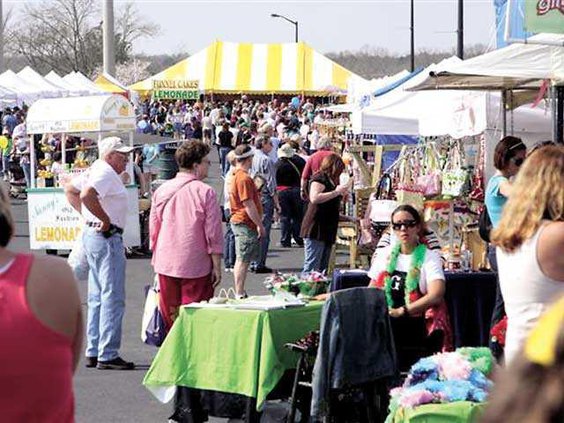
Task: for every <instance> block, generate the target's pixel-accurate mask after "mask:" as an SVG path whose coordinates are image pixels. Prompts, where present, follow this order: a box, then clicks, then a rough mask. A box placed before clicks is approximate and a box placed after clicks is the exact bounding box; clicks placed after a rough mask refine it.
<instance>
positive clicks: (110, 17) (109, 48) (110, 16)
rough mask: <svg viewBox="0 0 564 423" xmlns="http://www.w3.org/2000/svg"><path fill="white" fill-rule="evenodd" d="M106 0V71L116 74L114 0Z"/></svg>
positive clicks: (104, 41) (104, 26)
mask: <svg viewBox="0 0 564 423" xmlns="http://www.w3.org/2000/svg"><path fill="white" fill-rule="evenodd" d="M103 1H104V20H103V37H104V40H103V43H104V73H106V74H108V75H111V76H115V73H116V58H115V50H114V49H115V46H114V44H115V35H114V0H103Z"/></svg>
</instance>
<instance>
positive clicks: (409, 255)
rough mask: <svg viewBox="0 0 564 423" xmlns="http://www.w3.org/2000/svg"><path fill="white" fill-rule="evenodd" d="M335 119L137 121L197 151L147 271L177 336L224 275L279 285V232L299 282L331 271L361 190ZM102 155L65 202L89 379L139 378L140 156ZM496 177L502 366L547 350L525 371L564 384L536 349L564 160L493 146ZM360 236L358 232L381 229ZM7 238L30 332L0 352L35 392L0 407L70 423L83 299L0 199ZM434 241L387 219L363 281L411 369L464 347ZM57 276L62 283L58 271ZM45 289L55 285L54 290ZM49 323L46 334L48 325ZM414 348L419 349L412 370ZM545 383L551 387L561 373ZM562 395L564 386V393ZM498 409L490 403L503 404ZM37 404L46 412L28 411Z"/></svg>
mask: <svg viewBox="0 0 564 423" xmlns="http://www.w3.org/2000/svg"><path fill="white" fill-rule="evenodd" d="M323 116H324V112H321V111H319V110H317V106H315V105H314V104H313V103H311V102H310V101H307V100H306V101H304V102H303V103H302V104H297V105H296V104H293V103H290V104H285V103H281V102H280V103H279V102H278V101H276V100H272V101H270V102H261V101H253V100H248V99H246V98H243V99H242V100H239V101H233V102H224V103H213V102H210V103H196V104H194V105H188V104H187V103H184V102H177V103H170V104H166V103H164V102H150V101H147V102H145V103H143V104H142V105H141V106H140V120H139V123H138V129H139V131H142V132H145V131H147V132H159V131H163V132H165V131H168V129H167V128H169V125H170V128H172V135H173V136H174V137H175V138H177V139H179V140H182V139H185V140H184V141H183V142H181V143H180V145H179V147H178V148H177V150H176V152H175V160H176V162H177V165H178V168H179V171H178V173H177V174H176V176H175V177H174V178H172V179H170V180H168V181H166V182H164V183H163V184H162V185H161V186H160V187H159V188H157V189H156V190H155V191H154V192H153V193H152V201H151V203H152V205H151V211H150V246H151V250H152V253H153V255H152V261H151V264H152V266H153V268H154V272H155V274H156V275H157V279H158V285H159V288H160V298H159V301H160V304H159V308H160V310H161V313H162V317H163V320H164V323H165V326H166V329H167V330H170V328H171V327H172V325H173V323H174V320H175V318H176V316H177V315H178V308H179V307H180V306H181V305H183V304H188V303H191V302H198V301H202V300H209V299H210V298H212V297H213V296H214V292H215V289H216V288H217V287H218V285H219V284H220V283H221V281H222V273H223V270H227V271H232V272H233V276H234V288H235V292H236V295H237V297H238V298H245V297H246V296H247V293H246V289H245V283H246V279H247V275H248V272H249V271H254V272H256V273H261V274H262V273H264V274H267V273H271V272H273V269H271V268H269V267H268V266H267V257H268V251H269V249H270V242H271V237H270V232H271V229H272V224H273V222H276V221H279V222H280V224H281V247H283V248H288V247H292V245H297V246H299V247H303V251H304V260H303V266H300V267H301V270H302V271H303V272H313V271H318V272H326V271H327V270H328V268H329V265H330V253H331V250H332V247H333V245H334V243H335V241H336V236H337V228H338V223H339V221H341V220H344V219H351V218H350V217H347V216H343V215H342V204H343V202H344V201H345V200H346V199H347V197H348V196H349V195H351V194H352V180H351V178H348V177H347V176H348V175H347V169H346V166H345V163H344V162H343V159H342V157H341V155H340V152H339V151H335V150H334V149H333V141H334V140H333V139H332V138H331V137H328V136H322V135H320V134H319V130H318V128H317V127H316V125H318V124H319V123H320V120H321V119H323ZM14 131H15V128H14V129H13V132H14ZM14 138H15V136H14ZM98 149H99V153H100V158H99V159H98V160H96V161H95V162H94V163H93V164H92V166H91V169H90V171H89V172H87V173H84V174H82V175H81V176H79V177H77V178H75V179H74V180H72V181H71V182H70V183H69V184H67V186H66V187H65V191H66V194H67V198H68V200H69V202H70V204H71V205H72V206H73V207H74V208H75V209H76V210H77V211H78V212H79V213H81V214H82V216H83V217H84V220H85V230H84V234H83V238H82V243H83V248H84V251H85V255H86V259H87V262H88V265H89V276H88V317H87V325H86V327H87V328H86V351H85V355H86V367H91V368H94V367H96V368H98V369H101V370H129V369H133V368H134V367H135V365H134V363H132V362H128V361H125V360H124V359H123V358H122V357H121V354H120V347H121V337H122V333H121V322H122V319H123V315H124V310H125V268H126V259H125V255H124V246H123V237H122V234H123V230H124V228H125V220H126V215H127V193H126V192H125V188H124V185H123V181H122V179H121V178H120V174H122V173H123V172H124V170H125V167H126V164H127V162H128V160H129V156H130V154H131V153H132V148H130V147H127V146H125V145H124V144H123V142H122V141H121V140H120V139H119V138H117V137H109V138H105V139H103V140H102V141H100V143H99V145H98ZM216 152H217V157H218V159H219V162H220V171H221V174H222V176H223V177H224V189H223V191H224V192H223V201H220V198H219V197H221V196H220V195H218V193H216V192H215V191H214V189H213V188H212V187H211V186H210V185H208V184H207V183H206V181H205V180H206V178H207V177H208V175H209V171H210V166H211V162H212V160H211V157H210V154H214V155H215V154H216ZM149 153H150V152H149ZM527 153H528V154H527ZM146 159H147V158H146V157H142V158H141V160H145V161H146ZM494 162H495V166H496V168H497V170H498V172H497V173H496V175H495V176H494V177H493V178H491V180H490V181H489V183H488V187H487V190H486V207H487V210H488V215H489V217H490V220H491V222H492V227H493V229H492V232H491V251H490V257H491V258H490V260H491V263H492V267H493V268H494V269H497V270H498V272H499V288H500V289H499V295H498V296H499V299H498V300H497V303H496V312H494V322H493V323H494V324H495V323H497V321H498V319H499V317H500V316H501V315H503V314H504V313H506V314H507V322H508V323H507V325H508V328H507V342H506V350H505V360H506V362H507V363H508V364H509V366H512V365H513V363H515V366H518V365H519V366H521V365H522V364H519V363H521V362H520V359H519V357H521V356H523V354H525V353H527V351H525V352H524V350H523V348H524V347H525V345H526V344H527V343H528V342H529V343H531V342H537V343H539V344H538V345H536V346H534V345H533V347H530V348H532V350H533V352H528V355H527V357H528V358H529V361H532V362H534V363H537V365H538V366H541V367H543V366H544V367H543V368H545V367H550V368H552V369H556V370H555V371H558V372H560V374H561V372H562V357H563V355H562V354H561V353H562V351H561V350H562V348H561V342H560V341H555V342H553V343H551V347H550V348H551V349H550V351H548V352H546V353H545V354H544V355H542V357H541V358H539V357H538V354H537V355H535V354H536V352H535V351H536V350H535V348H542V349H544V350H546V346H545V345H541V344H542V342H543V340H542V338H537V340H536V341H530V338H529V336H530V334H531V333H533V332H534V331H533V328H534V327H535V326H536V324H537V322H538V321H539V319H541V316H542V315H543V313H544V312H545V311H547V310H548V308H549V306H550V304H551V303H552V302H553V301H554V300H557V299H559V298H560V297H562V296H563V295H564V254H562V252H563V251H564V191H563V187H564V148H563V147H562V146H555V145H543V146H540V147H539V148H536V149H535V150H534V151H532V152H527V148H526V146H525V144H524V143H523V141H522V140H520V139H518V138H514V137H506V138H504V139H503V140H501V142H500V143H499V144H498V146H497V147H496V152H495V157H494ZM143 163H145V162H143ZM145 170H146V169H143V171H144V173H145ZM343 176H344V177H343ZM220 204H222V207H220ZM222 221H223V222H224V223H225V226H224V225H222ZM357 223H358V224H359V228H360V226H362V227H364V228H366V227H369V226H370V223H368V225H364V224H361V222H357ZM0 225H1V228H0V229H1V231H0V293H1V294H2V295H0V306H2V307H4V305H6V304H8V303H7V302H5V297H4V295H7V296H8V297H7V298H12V299H13V300H10V302H9V313H10V316H18V317H21V318H18V319H16V320H17V322H18V325H16V326H14V325H13V321H14V319H13V318H12V317H11V318H9V319H4V318H3V317H2V316H4V314H0V328H2V333H5V334H7V336H8V337H9V339H10V340H11V341H10V342H9V344H10V348H8V349H5V348H4V349H1V350H0V357H2V358H3V359H4V360H3V362H12V361H13V362H15V363H22V365H23V363H25V364H26V365H29V363H30V362H31V363H34V364H33V365H34V366H36V367H37V371H36V372H35V373H32V374H33V378H32V379H33V381H32V380H29V381H26V380H24V381H21V380H20V379H19V373H18V367H17V366H14V368H13V369H10V372H7V371H5V370H2V372H1V374H2V375H3V377H5V378H7V379H5V380H10V381H16V380H17V381H18V383H17V386H18V387H20V388H21V392H20V391H18V394H17V398H18V399H19V398H25V401H19V400H18V401H8V400H7V398H0V408H1V409H2V410H8V416H16V417H15V419H12V421H18V419H19V420H20V421H21V417H22V416H28V417H29V419H30V421H71V420H72V418H69V416H72V412H73V408H72V407H73V401H72V388H71V386H72V382H71V378H72V372H73V370H74V369H75V368H76V363H77V362H78V356H79V351H80V350H81V349H82V334H83V328H82V321H81V314H80V303H79V301H78V293H77V291H76V285H75V284H74V283H73V278H72V275H71V274H70V271H69V269H68V268H67V266H66V265H65V264H64V263H62V262H61V261H60V260H57V259H56V258H46V259H34V258H33V257H32V256H29V255H25V254H16V253H13V252H11V251H10V250H8V249H7V248H6V247H7V245H8V242H9V240H10V239H11V237H12V236H13V235H14V233H13V232H14V224H13V220H12V217H11V214H10V207H9V200H8V198H7V196H6V194H5V192H4V190H2V191H1V192H0ZM224 227H225V231H224V230H223V228H224ZM435 242H436V239H435V238H434V237H433V234H432V233H430V232H429V231H428V229H427V228H426V226H425V223H424V221H423V218H422V215H421V212H420V211H419V210H417V209H416V208H414V207H412V206H410V205H406V204H402V205H400V206H399V207H397V208H396V209H395V210H394V211H393V213H392V214H391V216H390V228H389V229H388V231H387V232H386V233H385V234H384V236H382V238H381V239H380V245H379V246H378V248H376V251H375V255H374V258H373V260H372V264H371V266H370V269H367V270H369V271H368V275H369V277H370V278H371V283H370V286H372V287H374V288H376V289H381V290H382V291H383V292H384V294H385V297H386V302H387V305H388V310H389V316H390V319H391V322H392V328H393V332H394V338H395V343H396V350H397V353H398V358H399V360H400V366H401V367H402V368H403V369H407V368H409V366H410V365H411V364H413V363H414V362H415V361H416V360H417V359H418V358H420V357H421V356H422V355H423V356H424V355H428V354H432V353H435V352H439V351H446V350H448V349H450V348H451V346H452V333H451V330H450V326H449V322H448V316H447V311H446V307H445V301H444V297H445V285H446V284H445V275H444V272H443V262H442V260H441V258H440V256H439V253H438V251H437V248H435V247H434V246H433V245H434V243H435ZM382 243H383V244H382ZM222 256H223V263H222ZM47 266H51V269H53V268H55V267H57V268H58V269H59V270H60V272H57V273H55V272H52V271H50V272H47V271H46V270H45V269H46V268H47ZM44 274H45V275H50V276H49V277H47V278H42V277H41V276H43V275H44ZM56 275H61V276H60V277H59V276H57V277H56ZM51 279H53V280H51ZM55 279H57V280H55ZM3 285H6V286H7V288H5V287H4V286H3ZM26 286H27V291H28V295H27V299H26V298H25V296H22V295H21V287H26ZM42 295H49V296H50V297H49V298H52V301H50V302H49V304H47V302H45V301H39V300H38V299H36V296H37V298H41V296H42ZM504 300H505V301H504ZM503 301H504V302H503ZM62 305H65V306H64V307H62ZM559 319H560V320H558V325H557V327H558V329H554V328H553V329H552V332H551V334H552V335H551V336H552V337H553V338H555V339H556V340H561V339H562V336H563V335H562V334H563V333H564V332H563V328H564V321H563V318H562V316H560V317H559ZM38 320H39V321H40V322H42V323H43V325H39V326H38V325H37V321H38ZM21 331H30V332H32V333H34V334H36V336H34V337H31V338H30V337H27V338H25V340H24V338H22V337H18V336H17V333H21ZM555 332H557V333H558V334H559V335H555ZM539 339H540V341H539ZM31 343H34V345H36V347H34V346H33V345H31ZM414 343H415V344H418V346H419V347H420V348H419V350H418V352H417V354H415V355H414V349H413V348H411V347H412V346H413V344H414ZM405 346H408V347H407V348H404V347H405ZM39 347H40V348H41V350H42V351H43V354H41V357H40V361H37V360H36V358H33V359H32V358H31V357H30V358H29V359H24V360H21V353H22V351H26V354H30V351H34V349H33V348H35V350H37V348H39ZM18 356H19V357H20V359H17V357H18ZM55 356H56V357H55ZM547 356H548V358H546V357H547ZM26 357H27V356H26ZM34 360H35V361H34ZM46 362H48V363H49V365H44V364H45V363H46ZM42 363H43V364H42ZM53 363H55V364H53ZM535 369H536V368H535ZM529 370H530V367H529ZM26 374H30V373H29V372H26ZM55 374H56V376H54V375H55ZM539 374H542V375H543V377H546V378H549V377H551V375H550V373H549V372H545V371H543V372H541V371H539ZM38 379H41V380H49V381H50V383H52V381H53V380H60V381H61V383H60V384H59V385H58V388H57V390H53V392H50V395H51V396H50V397H49V398H51V400H50V404H51V403H57V404H61V405H60V406H59V407H58V408H57V410H54V409H53V406H52V405H48V404H47V401H45V400H41V401H38V400H37V398H38V395H39V389H37V392H35V391H33V390H32V391H29V389H27V388H26V387H27V386H28V383H29V386H37V385H39V386H41V383H39V384H37V380H38ZM553 382H554V381H553ZM554 383H560V387H562V384H561V381H560V382H554ZM42 392H43V391H42ZM515 395H517V393H515ZM497 398H499V395H494V401H497ZM499 401H500V405H499V406H498V408H499V409H500V410H501V409H505V410H506V409H507V408H503V407H504V406H505V405H504V401H503V400H499ZM28 403H29V404H34V407H32V406H29V407H24V405H26V404H28ZM37 404H41V406H40V407H39V406H37ZM551 404H556V406H558V407H560V408H559V410H560V411H559V412H560V413H561V414H560V416H561V415H562V409H563V408H562V407H563V401H560V403H557V401H555V402H553V403H551ZM29 410H31V411H29ZM494 411H495V410H494ZM494 411H492V412H491V413H490V414H487V416H489V417H487V418H489V419H490V420H489V421H495V419H493V417H492V416H493V415H495V414H494ZM25 413H32V414H25ZM33 413H35V414H33ZM57 413H58V414H57ZM545 414H547V412H546V410H545ZM36 417H37V418H39V420H37V418H36ZM34 419H35V420H34ZM538 421H547V422H548V421H555V420H549V419H548V418H547V419H545V420H538Z"/></svg>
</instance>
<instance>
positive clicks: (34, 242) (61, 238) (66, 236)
mask: <svg viewBox="0 0 564 423" xmlns="http://www.w3.org/2000/svg"><path fill="white" fill-rule="evenodd" d="M127 194H128V202H129V204H128V215H127V224H126V226H125V230H124V236H123V241H124V244H125V245H126V246H127V247H132V246H137V245H140V244H141V234H140V227H139V202H138V197H137V188H136V187H128V188H127ZM27 207H28V213H29V244H30V248H31V249H32V250H43V249H49V250H71V249H72V247H73V244H74V242H75V241H76V240H77V239H79V237H80V236H82V229H83V227H84V223H83V219H82V216H80V214H78V212H77V211H76V210H75V209H74V208H73V207H72V206H71V205H70V204H69V203H68V201H67V199H66V196H65V193H64V192H63V190H62V189H61V190H58V189H46V190H45V191H43V190H35V191H32V192H30V193H28V198H27Z"/></svg>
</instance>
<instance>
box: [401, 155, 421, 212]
mask: <svg viewBox="0 0 564 423" xmlns="http://www.w3.org/2000/svg"><path fill="white" fill-rule="evenodd" d="M400 158H403V159H402V163H401V165H400V169H399V172H400V182H399V184H398V186H397V188H396V200H397V201H398V202H399V203H400V204H409V205H411V206H413V207H415V208H416V209H417V210H423V205H424V203H425V197H424V195H423V189H422V188H421V187H420V186H419V185H417V183H416V182H415V178H414V176H413V172H414V169H416V163H414V161H413V156H411V155H410V156H408V155H407V149H406V147H405V146H404V147H403V148H402V152H401V153H400Z"/></svg>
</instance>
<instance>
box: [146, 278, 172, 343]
mask: <svg viewBox="0 0 564 423" xmlns="http://www.w3.org/2000/svg"><path fill="white" fill-rule="evenodd" d="M159 295H160V290H159V288H158V279H157V276H156V275H155V280H154V282H153V285H152V286H151V285H147V286H145V307H144V308H143V320H142V322H141V340H142V341H143V342H144V343H145V344H147V345H153V346H155V347H160V346H161V345H162V343H163V342H164V339H165V337H166V327H165V323H164V319H163V316H162V314H161V311H160V310H159Z"/></svg>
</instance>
